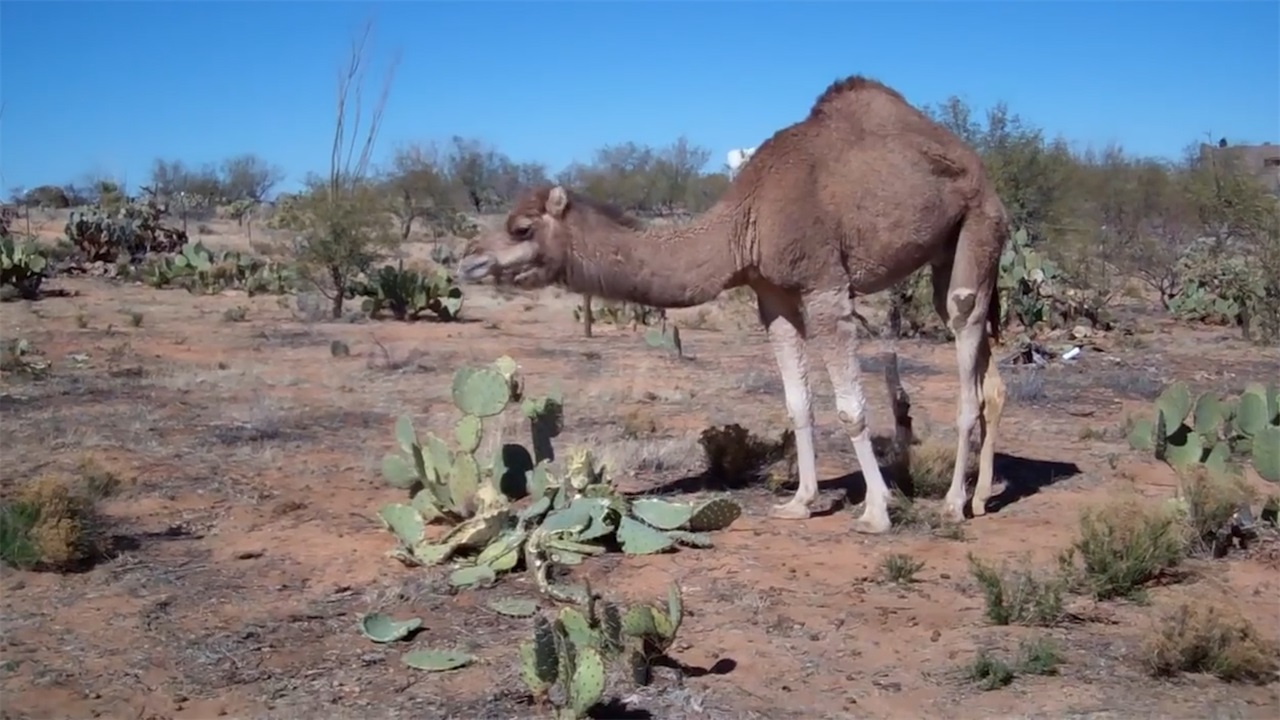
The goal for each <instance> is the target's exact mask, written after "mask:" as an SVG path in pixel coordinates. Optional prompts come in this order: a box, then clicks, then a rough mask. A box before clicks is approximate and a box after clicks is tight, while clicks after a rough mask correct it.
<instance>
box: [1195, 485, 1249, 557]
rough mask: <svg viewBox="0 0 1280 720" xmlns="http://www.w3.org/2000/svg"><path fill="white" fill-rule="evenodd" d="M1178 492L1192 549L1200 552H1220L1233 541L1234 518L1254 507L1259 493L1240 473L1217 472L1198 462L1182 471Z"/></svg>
mask: <svg viewBox="0 0 1280 720" xmlns="http://www.w3.org/2000/svg"><path fill="white" fill-rule="evenodd" d="M1178 495H1179V501H1180V505H1181V508H1180V509H1181V510H1182V512H1183V513H1184V518H1183V519H1184V521H1185V522H1186V524H1187V533H1188V536H1189V537H1188V544H1189V549H1190V551H1191V552H1192V553H1193V554H1197V555H1215V556H1216V555H1221V554H1223V553H1224V552H1225V550H1226V546H1229V544H1230V542H1231V533H1230V531H1231V521H1232V518H1233V517H1234V516H1235V514H1236V512H1237V511H1238V510H1239V509H1240V508H1241V507H1251V506H1252V504H1253V502H1254V501H1255V500H1256V499H1257V493H1256V492H1254V490H1253V488H1252V487H1250V486H1249V485H1248V483H1246V482H1245V480H1244V478H1243V477H1240V476H1238V475H1227V476H1215V475H1214V474H1212V473H1210V472H1209V471H1208V470H1206V469H1205V468H1204V466H1196V467H1194V468H1191V469H1189V470H1186V471H1183V472H1180V473H1179V477H1178Z"/></svg>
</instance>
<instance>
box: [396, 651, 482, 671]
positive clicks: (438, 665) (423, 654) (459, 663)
mask: <svg viewBox="0 0 1280 720" xmlns="http://www.w3.org/2000/svg"><path fill="white" fill-rule="evenodd" d="M475 660H476V658H475V656H474V655H468V654H467V653H464V652H461V651H459V650H414V651H412V652H407V653H405V654H404V655H403V656H402V657H401V658H400V662H402V663H404V664H405V665H408V666H409V667H411V668H413V669H415V670H426V671H428V672H445V671H447V670H457V669H458V668H463V667H466V666H468V665H470V664H471V663H473V662H475Z"/></svg>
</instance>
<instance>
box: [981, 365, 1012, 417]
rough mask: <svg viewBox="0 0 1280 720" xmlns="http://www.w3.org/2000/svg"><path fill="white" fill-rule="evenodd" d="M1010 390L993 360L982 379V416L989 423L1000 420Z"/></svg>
mask: <svg viewBox="0 0 1280 720" xmlns="http://www.w3.org/2000/svg"><path fill="white" fill-rule="evenodd" d="M1008 392H1009V391H1008V388H1006V387H1005V384H1004V379H1003V378H1001V377H1000V371H999V370H997V369H996V366H995V363H994V362H992V363H991V364H990V365H988V366H987V374H986V377H984V378H983V381H982V405H983V407H982V417H983V418H984V419H985V420H986V421H987V423H988V424H991V425H995V424H997V423H999V422H1000V416H1001V415H1002V414H1003V413H1004V404H1005V400H1006V398H1007V397H1008Z"/></svg>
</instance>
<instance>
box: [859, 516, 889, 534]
mask: <svg viewBox="0 0 1280 720" xmlns="http://www.w3.org/2000/svg"><path fill="white" fill-rule="evenodd" d="M891 527H893V523H892V522H891V521H890V520H889V513H884V514H883V515H863V516H862V517H860V518H858V519H857V520H854V521H853V531H854V532H856V533H861V534H863V535H883V534H885V533H887V532H889V529H890V528H891Z"/></svg>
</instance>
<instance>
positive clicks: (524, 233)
mask: <svg viewBox="0 0 1280 720" xmlns="http://www.w3.org/2000/svg"><path fill="white" fill-rule="evenodd" d="M516 237H518V238H520V239H521V240H528V239H530V238H532V237H533V226H532V225H525V226H524V227H522V228H517V229H516Z"/></svg>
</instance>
